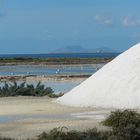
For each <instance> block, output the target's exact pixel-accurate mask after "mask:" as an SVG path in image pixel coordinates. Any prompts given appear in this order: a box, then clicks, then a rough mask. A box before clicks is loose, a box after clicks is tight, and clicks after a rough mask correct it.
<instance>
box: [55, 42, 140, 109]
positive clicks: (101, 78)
mask: <svg viewBox="0 0 140 140" xmlns="http://www.w3.org/2000/svg"><path fill="white" fill-rule="evenodd" d="M57 102H59V103H61V104H65V105H69V106H76V107H103V108H140V43H139V44H137V45H135V46H133V47H132V48H130V49H128V50H127V51H125V52H124V53H122V54H120V55H119V56H118V57H116V58H115V59H114V60H112V61H111V62H110V63H108V64H106V65H105V66H104V67H103V68H101V69H100V70H99V71H97V72H96V73H94V74H93V75H92V76H91V77H89V78H88V79H87V80H85V81H84V82H83V83H81V84H80V85H79V86H77V87H75V88H74V89H72V90H71V91H70V92H68V93H66V94H65V95H64V96H62V97H60V98H58V99H57Z"/></svg>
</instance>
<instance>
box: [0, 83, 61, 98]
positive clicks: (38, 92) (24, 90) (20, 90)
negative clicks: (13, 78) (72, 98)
mask: <svg viewBox="0 0 140 140" xmlns="http://www.w3.org/2000/svg"><path fill="white" fill-rule="evenodd" d="M46 95H47V96H49V97H51V98H56V97H60V96H62V94H58V95H55V94H53V90H52V88H51V87H45V86H44V85H42V84H41V83H40V82H39V83H38V84H37V85H36V86H34V85H33V84H26V83H21V84H19V85H18V84H17V83H16V82H14V83H13V84H10V85H9V84H7V83H5V85H4V86H2V87H0V97H8V96H39V97H41V96H46Z"/></svg>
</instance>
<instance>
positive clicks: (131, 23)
mask: <svg viewBox="0 0 140 140" xmlns="http://www.w3.org/2000/svg"><path fill="white" fill-rule="evenodd" d="M122 25H123V26H124V27H137V26H140V19H137V18H134V17H124V18H123V20H122Z"/></svg>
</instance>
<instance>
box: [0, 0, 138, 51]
mask: <svg viewBox="0 0 140 140" xmlns="http://www.w3.org/2000/svg"><path fill="white" fill-rule="evenodd" d="M139 5H140V0H116V1H115V0H0V54H16V53H48V52H52V51H53V50H55V49H57V48H60V47H65V46H69V45H81V46H83V47H85V48H98V47H109V48H113V49H114V50H117V51H123V50H126V49H127V48H129V47H130V46H132V45H134V44H136V43H138V42H139V41H140V9H139Z"/></svg>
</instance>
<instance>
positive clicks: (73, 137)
mask: <svg viewBox="0 0 140 140" xmlns="http://www.w3.org/2000/svg"><path fill="white" fill-rule="evenodd" d="M107 136H108V133H106V132H98V131H97V129H96V128H94V129H90V130H87V131H83V132H80V131H68V129H67V128H65V127H62V128H55V129H53V130H51V131H50V132H49V133H46V132H43V133H42V134H40V135H39V136H38V140H107V138H108V137H107Z"/></svg>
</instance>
